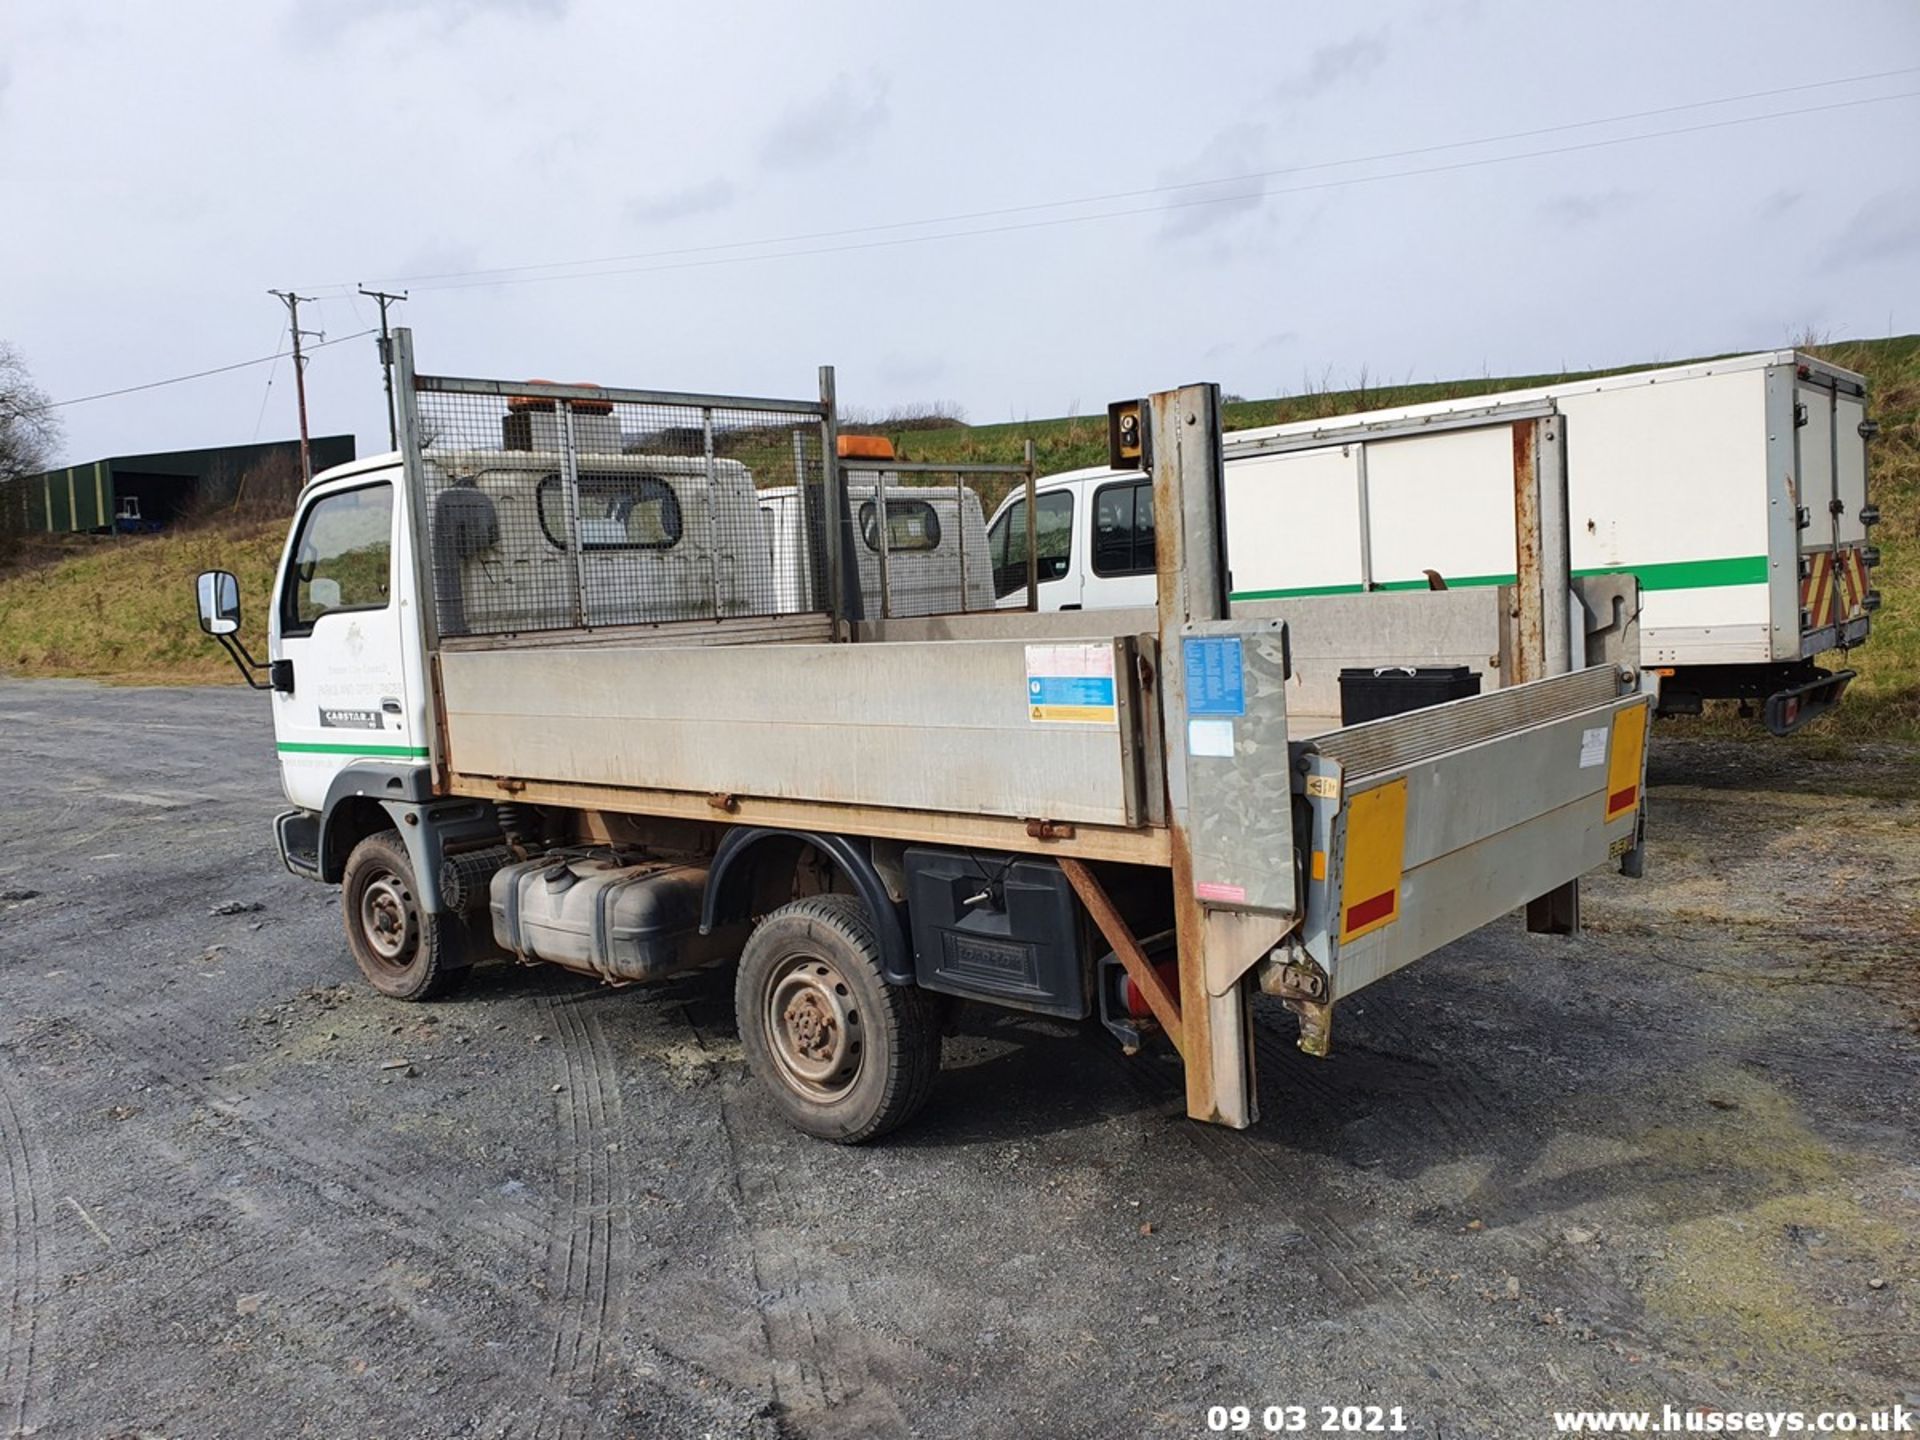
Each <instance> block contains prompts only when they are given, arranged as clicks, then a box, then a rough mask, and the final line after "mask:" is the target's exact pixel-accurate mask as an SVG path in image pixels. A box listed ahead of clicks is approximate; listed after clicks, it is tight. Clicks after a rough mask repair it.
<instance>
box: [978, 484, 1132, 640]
mask: <svg viewBox="0 0 1920 1440" xmlns="http://www.w3.org/2000/svg"><path fill="white" fill-rule="evenodd" d="M1028 529H1029V527H1028V524H1027V497H1026V495H1025V494H1024V493H1023V492H1021V491H1015V492H1014V493H1013V494H1012V495H1010V496H1008V497H1007V499H1006V501H1005V502H1004V503H1002V505H1001V506H1000V508H999V509H998V510H996V511H995V512H994V516H993V523H992V524H991V525H990V526H989V527H988V528H987V553H988V555H989V557H990V559H991V561H992V564H993V593H994V604H995V605H996V606H998V607H999V608H1000V609H1003V610H1023V609H1025V608H1026V605H1027V536H1028ZM1032 531H1033V535H1034V541H1035V543H1034V552H1035V554H1036V556H1037V558H1038V562H1039V563H1038V565H1037V566H1036V569H1037V571H1038V577H1039V608H1040V609H1041V610H1043V611H1048V610H1106V609H1119V608H1123V607H1128V606H1137V605H1151V604H1153V603H1154V578H1153V575H1154V545H1153V484H1152V481H1151V480H1150V479H1149V478H1148V477H1146V476H1143V475H1142V474H1141V473H1140V472H1139V471H1137V470H1111V469H1108V468H1107V467H1106V466H1104V465H1096V466H1092V467H1090V468H1088V469H1085V470H1068V471H1065V472H1063V473H1061V474H1059V475H1050V476H1048V477H1047V478H1046V479H1045V480H1043V481H1041V482H1040V484H1039V490H1038V494H1037V495H1036V497H1035V500H1034V524H1033V526H1032Z"/></svg>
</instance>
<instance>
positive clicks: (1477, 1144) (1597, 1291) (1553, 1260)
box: [1274, 1004, 1660, 1354]
mask: <svg viewBox="0 0 1920 1440" xmlns="http://www.w3.org/2000/svg"><path fill="white" fill-rule="evenodd" d="M1419 1013H1420V1008H1419V1007H1418V1006H1417V1005H1399V1004H1375V1005H1373V1006H1371V1007H1369V1009H1368V1011H1367V1019H1368V1021H1369V1022H1370V1024H1371V1026H1372V1028H1373V1029H1374V1030H1375V1031H1376V1033H1377V1034H1378V1035H1379V1036H1380V1037H1381V1038H1382V1039H1383V1040H1385V1041H1387V1042H1389V1043H1391V1044H1392V1045H1393V1047H1394V1048H1395V1050H1397V1051H1399V1052H1401V1053H1403V1054H1405V1053H1409V1052H1414V1051H1417V1050H1418V1048H1419V1046H1420V1043H1421V1039H1422V1036H1420V1035H1418V1034H1416V1033H1415V1025H1414V1023H1411V1022H1412V1021H1413V1017H1416V1016H1418V1015H1419ZM1274 1039H1275V1041H1276V1043H1284V1042H1281V1041H1280V1037H1278V1036H1275V1037H1274ZM1311 1068H1312V1067H1306V1066H1302V1065H1300V1064H1298V1063H1296V1064H1294V1065H1293V1066H1292V1067H1291V1073H1294V1074H1298V1073H1299V1072H1300V1071H1302V1070H1303V1069H1305V1070H1308V1072H1309V1073H1311ZM1432 1069H1433V1071H1434V1074H1433V1076H1432V1082H1431V1084H1429V1085H1428V1086H1425V1087H1423V1089H1422V1093H1421V1095H1420V1096H1419V1103H1418V1104H1417V1105H1396V1106H1395V1107H1394V1112H1393V1115H1392V1117H1391V1125H1392V1129H1393V1132H1394V1133H1395V1134H1396V1135H1397V1136H1399V1137H1401V1138H1402V1139H1403V1140H1404V1142H1405V1143H1407V1144H1409V1145H1411V1144H1413V1143H1415V1142H1416V1141H1417V1140H1418V1139H1419V1126H1418V1124H1417V1123H1415V1121H1416V1120H1417V1118H1419V1117H1425V1118H1427V1119H1430V1120H1431V1121H1432V1122H1433V1123H1435V1124H1436V1125H1438V1126H1440V1127H1441V1128H1442V1129H1443V1131H1444V1133H1445V1134H1446V1135H1447V1137H1448V1139H1449V1140H1451V1141H1453V1142H1454V1143H1455V1145H1456V1146H1458V1147H1459V1148H1460V1149H1461V1150H1462V1151H1463V1153H1468V1154H1485V1153H1488V1152H1489V1151H1491V1150H1493V1149H1494V1148H1495V1144H1494V1142H1495V1137H1496V1135H1497V1133H1499V1132H1501V1131H1502V1130H1508V1131H1510V1129H1511V1127H1510V1125H1509V1124H1508V1123H1507V1122H1509V1121H1510V1120H1511V1116H1510V1115H1509V1114H1507V1113H1506V1112H1504V1111H1502V1110H1501V1109H1500V1108H1499V1107H1498V1106H1497V1105H1496V1104H1495V1103H1494V1102H1493V1100H1492V1099H1490V1098H1489V1097H1492V1096H1497V1095H1499V1094H1500V1093H1501V1090H1500V1086H1499V1082H1498V1081H1497V1080H1496V1079H1495V1078H1494V1077H1493V1076H1491V1075H1489V1074H1488V1073H1487V1072H1486V1071H1485V1070H1483V1069H1481V1068H1479V1067H1477V1066H1476V1065H1474V1063H1473V1059H1472V1052H1471V1051H1470V1050H1467V1049H1457V1050H1453V1051H1450V1052H1449V1054H1448V1057H1447V1061H1446V1063H1445V1064H1434V1065H1433V1066H1432ZM1504 1163H1505V1162H1504V1161H1499V1160H1497V1161H1496V1164H1497V1165H1498V1164H1504ZM1473 1218H1478V1217H1473ZM1498 1233H1499V1236H1500V1238H1501V1239H1502V1240H1503V1241H1504V1242H1505V1243H1507V1244H1509V1245H1512V1246H1513V1247H1514V1248H1515V1249H1517V1250H1519V1251H1521V1252H1522V1253H1523V1254H1524V1255H1525V1256H1526V1257H1527V1259H1528V1260H1529V1261H1530V1262H1531V1263H1532V1264H1533V1265H1535V1266H1536V1267H1538V1268H1540V1269H1542V1270H1547V1271H1551V1272H1553V1273H1554V1275H1555V1276H1556V1278H1557V1279H1558V1281H1559V1282H1560V1285H1559V1289H1560V1290H1562V1291H1563V1292H1564V1293H1565V1296H1566V1298H1567V1300H1568V1301H1569V1302H1571V1306H1572V1307H1573V1308H1574V1309H1575V1310H1576V1311H1577V1312H1578V1313H1579V1314H1580V1315H1581V1317H1582V1318H1585V1319H1587V1320H1589V1321H1590V1322H1592V1323H1594V1324H1596V1325H1597V1326H1601V1327H1603V1328H1604V1329H1605V1331H1606V1332H1607V1333H1608V1334H1610V1335H1613V1336H1614V1337H1616V1338H1619V1339H1623V1340H1631V1341H1633V1342H1634V1343H1635V1344H1636V1345H1637V1346H1639V1347H1640V1348H1641V1349H1643V1350H1644V1351H1646V1352H1648V1353H1650V1354H1651V1353H1657V1352H1658V1350H1659V1348H1660V1347H1659V1346H1658V1345H1656V1344H1655V1343H1654V1342H1653V1341H1652V1340H1651V1339H1649V1338H1648V1337H1646V1336H1645V1335H1644V1334H1642V1333H1641V1331H1640V1329H1639V1327H1638V1325H1637V1324H1636V1323H1635V1321H1634V1319H1632V1318H1630V1317H1637V1316H1638V1315H1639V1314H1640V1311H1641V1305H1640V1301H1639V1299H1638V1297H1637V1296H1635V1295H1634V1294H1633V1293H1632V1292H1631V1291H1630V1290H1628V1289H1627V1288H1626V1287H1625V1286H1623V1285H1621V1284H1620V1283H1619V1282H1618V1281H1617V1280H1615V1279H1614V1278H1613V1277H1612V1276H1610V1275H1609V1274H1608V1273H1607V1272H1606V1271H1605V1270H1603V1269H1602V1268H1601V1267H1600V1266H1599V1265H1597V1264H1595V1263H1594V1261H1593V1260H1591V1259H1589V1258H1588V1257H1587V1256H1586V1255H1585V1254H1584V1253H1583V1252H1581V1251H1580V1250H1578V1249H1574V1248H1572V1247H1570V1246H1563V1245H1561V1244H1560V1242H1559V1240H1558V1237H1557V1236H1556V1235H1548V1234H1541V1233H1538V1232H1537V1231H1535V1230H1530V1229H1528V1228H1527V1227H1525V1226H1522V1225H1505V1226H1501V1227H1499V1232H1498Z"/></svg>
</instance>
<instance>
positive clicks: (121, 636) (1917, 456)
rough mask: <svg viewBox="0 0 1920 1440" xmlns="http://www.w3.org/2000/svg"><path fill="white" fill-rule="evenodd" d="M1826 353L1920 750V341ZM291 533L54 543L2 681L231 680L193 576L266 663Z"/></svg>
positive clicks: (267, 527) (1074, 440) (973, 456)
mask: <svg viewBox="0 0 1920 1440" xmlns="http://www.w3.org/2000/svg"><path fill="white" fill-rule="evenodd" d="M1814 348H1816V349H1817V352H1818V353H1819V354H1821V355H1823V356H1825V357H1826V358H1827V359H1829V360H1832V361H1834V362H1835V363H1837V364H1840V365H1844V366H1847V367H1848V368H1849V369H1854V370H1858V371H1861V372H1862V373H1864V374H1865V375H1866V376H1867V377H1868V381H1869V386H1870V402H1871V413H1872V414H1873V415H1874V416H1875V417H1876V418H1877V419H1878V420H1879V421H1880V424H1881V433H1880V438H1879V439H1878V440H1877V441H1875V442H1874V445H1873V447H1872V450H1871V454H1872V457H1873V458H1872V464H1873V479H1872V485H1873V494H1874V498H1875V499H1876V500H1877V501H1878V503H1879V505H1880V509H1881V513H1882V514H1883V515H1884V516H1885V520H1884V522H1883V523H1882V524H1881V526H1880V527H1879V530H1878V532H1877V535H1876V538H1877V541H1878V543H1879V545H1880V547H1881V550H1882V552H1883V553H1884V555H1885V563H1884V564H1883V565H1882V566H1881V568H1880V571H1879V573H1878V575H1877V577H1876V583H1877V584H1878V586H1879V588H1880V591H1881V593H1882V595H1883V596H1884V597H1885V601H1886V604H1885V607H1884V608H1883V609H1882V610H1881V612H1880V613H1879V614H1878V615H1877V616H1876V617H1875V618H1874V627H1873V639H1872V640H1871V641H1870V642H1869V643H1868V644H1867V645H1866V646H1864V647H1863V648H1862V649H1861V650H1859V651H1858V652H1856V653H1855V654H1854V655H1853V656H1852V657H1850V658H1849V659H1848V661H1847V663H1849V664H1851V665H1853V666H1854V667H1855V668H1857V669H1858V670H1859V671H1860V672H1861V678H1860V680H1859V682H1858V683H1857V684H1856V685H1855V687H1854V691H1853V694H1852V696H1851V697H1850V698H1849V701H1848V703H1847V705H1846V706H1844V707H1842V710H1841V712H1840V714H1839V716H1838V717H1836V719H1835V720H1834V721H1831V722H1827V723H1828V724H1829V725H1831V726H1833V727H1834V728H1835V730H1836V731H1837V732H1840V733H1851V734H1866V735H1904V736H1910V737H1916V738H1920V336H1905V337H1902V338H1899V339H1893V340H1862V341H1847V342H1843V343H1839V344H1833V345H1824V346H1819V347H1814ZM1588 373H1593V374H1604V373H1610V372H1604V371H1596V372H1588ZM1577 378H1580V377H1579V376H1576V375H1525V376H1508V377H1502V378H1484V377H1483V378H1480V379H1474V380H1462V381H1452V382H1445V383H1437V384H1428V385H1398V386H1360V387H1355V388H1350V389H1346V390H1332V389H1325V390H1314V391H1311V392H1309V393H1306V394H1301V395H1293V396H1283V397H1281V398H1279V399H1273V400H1251V401H1242V402H1237V403H1232V404H1229V405H1228V407H1227V423H1228V425H1229V426H1230V427H1232V428H1236V429H1238V428H1244V427H1247V426H1251V425H1270V424H1277V423H1282V422H1286V421H1292V420H1304V419H1313V418H1319V417H1325V416H1332V415H1342V414H1347V413H1349V412H1352V411H1355V410H1364V409H1374V408H1379V407H1384V406H1395V405H1410V404H1418V403H1421V402H1423V401H1430V400H1441V399H1451V398H1456V397H1458V396H1461V395H1472V394H1480V393H1484V392H1486V391H1490V390H1500V389H1512V388H1516V387H1519V386H1525V385H1544V384H1551V383H1555V382H1558V381H1561V380H1571V379H1577ZM849 428H862V429H874V430H879V431H882V432H884V433H888V434H890V435H891V436H892V438H893V440H894V442H895V445H896V448H897V450H898V452H899V454H900V455H901V456H902V458H904V459H909V460H926V461H936V462H937V461H956V462H958V461H974V462H997V463H1010V462H1017V461H1018V460H1019V458H1020V455H1021V447H1022V446H1023V445H1024V443H1025V442H1026V441H1027V440H1029V439H1031V440H1032V441H1033V442H1034V448H1035V451H1036V453H1037V455H1038V458H1039V463H1040V468H1041V471H1042V473H1052V472H1055V471H1060V470H1067V469H1072V468H1074V467H1077V466H1082V465H1095V464H1099V463H1101V462H1102V461H1103V460H1104V459H1105V456H1106V416H1105V414H1104V413H1102V414H1100V415H1093V416H1080V417H1065V418H1061V419H1052V420H1032V421H1022V422H1016V423H1012V424H1005V425H973V426H967V425H951V426H945V427H942V428H936V429H927V428H922V427H920V426H918V425H913V426H901V425H891V424H889V423H887V422H885V421H882V422H880V423H879V424H877V425H874V426H862V427H849ZM983 488H984V487H983ZM988 498H989V499H990V500H997V498H998V497H997V495H991V494H990V495H989V496H988ZM284 534H285V526H284V521H281V520H271V519H269V520H259V519H250V520H248V521H246V522H244V523H237V524H234V525H231V526H227V527H224V528H222V527H219V526H208V527H206V528H200V529H195V530H190V531H185V532H181V533H176V534H171V535H165V536H159V537H154V538H145V539H133V538H128V539H119V540H111V539H108V540H86V539H70V540H61V541H55V542H47V543H43V544H42V545H41V546H40V547H38V548H37V549H36V550H35V551H33V552H31V553H29V554H28V555H27V556H25V557H24V563H18V564H16V565H15V566H14V568H12V569H10V570H0V669H3V670H7V671H10V672H13V673H16V674H28V675H87V676H99V677H102V678H108V679H113V680H119V681H125V682H130V683H160V682H174V683H199V682H211V681H223V682H224V681H228V680H232V679H233V678H234V676H233V670H232V667H231V665H230V663H229V662H228V661H227V659H226V657H225V655H224V654H222V652H221V651H220V650H219V648H218V647H217V646H215V645H214V644H213V643H212V642H211V641H209V640H207V639H206V638H205V637H203V636H202V635H201V634H200V631H199V628H198V626H197V625H195V623H194V620H193V599H192V588H191V587H192V579H193V576H194V575H195V574H196V573H197V572H198V571H200V570H203V569H213V568H225V569H229V570H233V571H235V572H236V573H237V574H238V575H239V576H240V583H241V593H242V595H243V596H244V597H245V601H246V605H247V610H246V617H247V625H246V630H245V632H244V638H245V639H246V642H247V644H248V645H249V646H250V647H252V648H253V649H254V653H255V654H260V653H262V651H263V649H264V639H263V625H264V618H263V614H262V605H263V603H264V601H265V598H266V595H267V593H268V588H269V584H270V579H271V574H272V571H273V567H274V565H275V564H276V563H277V561H278V558H279V552H280V546H281V543H282V541H283V539H284ZM1836 658H1837V657H1836Z"/></svg>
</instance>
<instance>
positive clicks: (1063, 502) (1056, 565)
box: [989, 490, 1073, 599]
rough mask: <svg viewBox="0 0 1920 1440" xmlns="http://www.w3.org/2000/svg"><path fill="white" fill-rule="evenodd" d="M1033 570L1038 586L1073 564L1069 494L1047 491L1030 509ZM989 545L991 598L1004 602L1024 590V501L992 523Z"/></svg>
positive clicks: (1071, 495) (1071, 504)
mask: <svg viewBox="0 0 1920 1440" xmlns="http://www.w3.org/2000/svg"><path fill="white" fill-rule="evenodd" d="M1034 522H1035V523H1034V540H1035V543H1036V548H1035V551H1034V553H1035V555H1036V556H1037V557H1038V563H1037V564H1036V565H1035V567H1034V568H1035V570H1036V571H1037V572H1038V574H1039V576H1040V583H1041V584H1042V585H1044V584H1046V583H1047V581H1049V580H1058V579H1060V578H1061V577H1062V576H1064V575H1066V574H1067V573H1068V572H1069V570H1070V569H1071V567H1072V561H1073V492H1072V491H1071V490H1050V491H1048V492H1047V493H1046V494H1044V495H1042V496H1041V497H1040V499H1039V503H1038V504H1037V505H1036V506H1035V508H1034ZM994 531H995V533H994V535H993V536H992V537H991V539H990V541H989V546H990V549H991V553H992V556H993V594H994V598H995V599H1005V598H1006V597H1007V596H1009V595H1011V594H1013V592H1014V591H1016V590H1024V589H1026V588H1027V501H1026V497H1025V496H1022V497H1021V498H1020V499H1018V500H1016V501H1014V502H1013V504H1011V505H1009V506H1008V507H1007V509H1006V513H1005V514H1003V515H1002V516H1001V517H1000V519H999V520H998V521H997V522H995V525H994Z"/></svg>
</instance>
